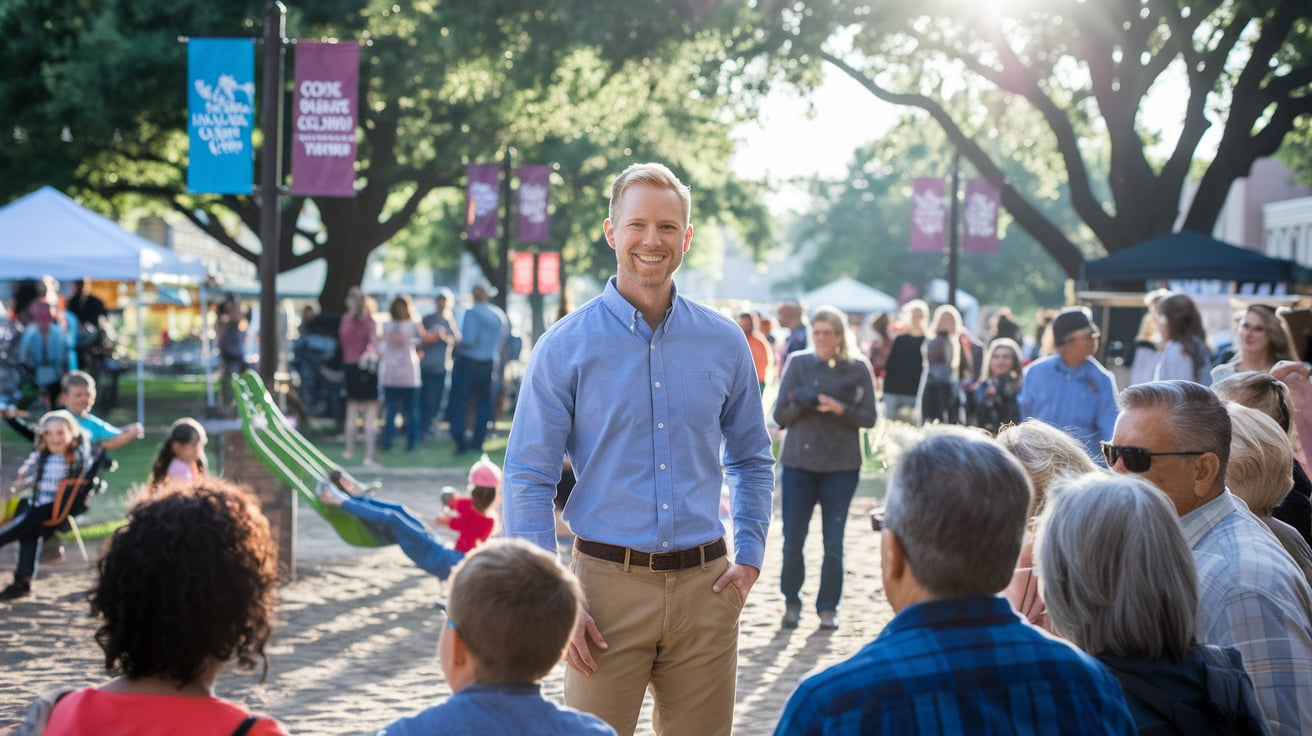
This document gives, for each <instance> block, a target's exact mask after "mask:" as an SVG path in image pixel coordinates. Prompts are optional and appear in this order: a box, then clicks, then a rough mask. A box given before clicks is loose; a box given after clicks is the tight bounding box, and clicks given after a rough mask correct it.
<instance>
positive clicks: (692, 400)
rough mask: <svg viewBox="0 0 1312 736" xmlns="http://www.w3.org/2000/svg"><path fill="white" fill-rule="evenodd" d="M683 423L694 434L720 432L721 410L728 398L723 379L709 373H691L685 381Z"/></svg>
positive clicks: (683, 382) (685, 376) (685, 377)
mask: <svg viewBox="0 0 1312 736" xmlns="http://www.w3.org/2000/svg"><path fill="white" fill-rule="evenodd" d="M680 383H682V384H683V423H684V424H685V425H686V426H687V427H688V428H689V429H691V430H693V431H694V432H698V433H701V434H712V433H718V432H719V431H720V410H721V409H722V408H723V407H724V402H725V400H726V398H727V397H728V388H727V387H726V386H725V385H724V381H723V379H720V378H718V377H717V376H716V375H715V374H714V373H711V372H709V371H689V372H688V373H686V374H684V376H683V380H682V381H681V382H680Z"/></svg>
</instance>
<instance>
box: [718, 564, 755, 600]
mask: <svg viewBox="0 0 1312 736" xmlns="http://www.w3.org/2000/svg"><path fill="white" fill-rule="evenodd" d="M759 577H761V571H760V569H759V568H755V567H752V566H751V565H737V564H734V565H729V569H728V570H725V571H724V574H723V575H721V576H720V577H719V578H718V579H716V581H715V583H714V584H712V585H711V590H713V591H715V592H716V593H719V592H720V591H722V590H724V588H725V586H727V585H732V586H733V587H735V588H737V589H738V595H739V596H740V597H741V598H742V599H743V603H746V602H747V593H748V592H749V591H751V589H752V586H753V585H756V579H757V578H759Z"/></svg>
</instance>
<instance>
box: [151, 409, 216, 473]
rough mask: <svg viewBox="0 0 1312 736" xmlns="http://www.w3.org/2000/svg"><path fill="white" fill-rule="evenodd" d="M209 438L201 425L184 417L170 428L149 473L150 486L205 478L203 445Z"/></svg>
mask: <svg viewBox="0 0 1312 736" xmlns="http://www.w3.org/2000/svg"><path fill="white" fill-rule="evenodd" d="M208 441H209V438H208V437H207V436H206V434H205V428H204V427H202V426H200V422H198V421H196V420H195V419H192V418H191V417H184V418H182V419H179V420H178V421H176V422H174V423H173V426H171V427H169V435H168V436H167V437H165V438H164V443H163V444H161V445H160V448H159V454H157V455H155V463H154V465H152V466H151V469H150V485H152V486H154V485H159V484H160V483H163V482H165V481H166V480H173V481H180V482H184V483H185V482H187V481H190V480H196V479H197V478H200V477H202V476H204V475H205V443H207V442H208Z"/></svg>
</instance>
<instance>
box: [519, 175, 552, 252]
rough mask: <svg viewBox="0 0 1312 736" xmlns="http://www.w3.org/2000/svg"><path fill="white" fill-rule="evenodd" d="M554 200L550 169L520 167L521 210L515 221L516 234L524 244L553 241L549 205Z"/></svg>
mask: <svg viewBox="0 0 1312 736" xmlns="http://www.w3.org/2000/svg"><path fill="white" fill-rule="evenodd" d="M550 201H551V167H550V166H544V165H541V164H531V165H528V164H526V165H524V166H521V167H519V207H518V208H516V210H517V212H518V216H517V217H516V218H515V235H516V237H517V239H518V240H519V242H521V243H545V242H547V241H549V240H551V218H550V216H549V215H548V214H547V203H548V202H550Z"/></svg>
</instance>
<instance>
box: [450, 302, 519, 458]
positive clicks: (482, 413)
mask: <svg viewBox="0 0 1312 736" xmlns="http://www.w3.org/2000/svg"><path fill="white" fill-rule="evenodd" d="M470 293H471V296H473V298H474V305H473V306H471V307H470V308H469V309H466V310H465V314H464V318H463V321H462V322H461V323H460V342H458V343H456V345H455V348H454V349H453V350H452V353H453V354H454V356H455V361H454V365H453V366H452V368H451V398H450V400H449V401H448V403H447V420H448V421H449V422H450V423H451V437H452V438H453V439H454V440H455V441H456V453H457V454H460V453H463V452H468V451H469V450H473V451H474V452H482V451H483V439H484V438H485V437H486V436H487V423H488V422H489V421H491V419H492V371H493V369H494V368H495V367H496V361H497V355H498V351H499V350H500V347H501V341H502V340H504V339H505V338H506V337H507V336H508V335H509V334H510V320H508V319H506V313H505V312H503V311H501V308H500V307H498V306H497V305H495V304H489V303H488V301H487V297H488V293H487V287H486V286H484V285H482V284H479V285H477V286H475V287H474V288H473V290H472V291H471V292H470ZM471 403H472V404H473V405H474V426H473V427H472V428H470V432H469V434H468V435H466V434H465V418H466V417H465V415H466V410H467V408H468V406H469V405H470V404H471Z"/></svg>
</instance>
